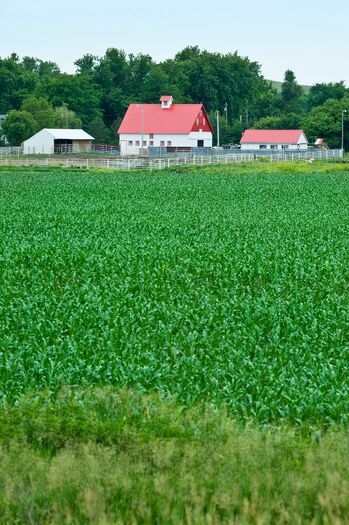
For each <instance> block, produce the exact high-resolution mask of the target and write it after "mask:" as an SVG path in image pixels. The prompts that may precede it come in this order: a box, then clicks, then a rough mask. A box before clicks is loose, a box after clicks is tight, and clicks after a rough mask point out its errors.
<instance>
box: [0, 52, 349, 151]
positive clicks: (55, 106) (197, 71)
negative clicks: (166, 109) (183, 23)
mask: <svg viewBox="0 0 349 525" xmlns="http://www.w3.org/2000/svg"><path fill="white" fill-rule="evenodd" d="M75 68H76V70H75V73H74V74H67V73H64V72H62V71H60V68H59V67H58V65H57V64H55V63H54V62H49V61H42V60H40V59H37V58H33V57H24V58H19V57H18V56H17V55H16V54H12V55H11V56H10V57H7V58H0V114H7V115H8V116H7V118H6V120H5V121H4V122H3V124H2V129H1V133H0V135H1V138H0V140H1V141H2V143H4V141H5V138H6V141H7V143H10V144H12V145H19V144H21V142H23V140H25V139H27V138H28V137H30V136H31V135H33V134H34V133H36V132H37V131H39V130H40V129H42V128H43V127H46V128H50V127H58V128H79V127H83V128H84V129H85V130H86V131H88V132H89V133H91V134H92V135H93V136H94V137H95V138H96V143H111V144H113V143H117V140H118V137H117V133H116V132H117V128H118V126H119V124H120V122H121V120H122V118H123V116H124V114H125V112H126V110H127V107H128V105H129V104H130V103H132V102H136V103H158V102H159V98H160V96H161V95H163V94H171V95H172V96H173V97H174V100H175V102H176V103H203V104H204V105H205V107H206V110H207V112H208V114H209V116H210V120H211V123H212V125H213V127H214V131H216V130H215V127H216V118H215V115H216V112H217V111H219V114H220V135H221V143H238V142H239V141H240V138H241V135H242V133H243V131H244V130H245V129H246V128H256V129H298V128H302V129H304V131H305V133H306V135H307V137H308V139H309V140H310V141H314V140H315V139H316V138H319V137H321V138H324V139H325V140H326V142H327V144H328V145H329V146H330V147H334V148H335V147H340V145H341V119H342V111H343V110H347V111H348V114H347V116H348V122H347V124H348V125H347V127H346V130H345V143H346V146H347V148H348V147H349V89H348V88H346V86H345V84H344V82H336V83H319V84H315V85H313V86H311V87H310V89H307V90H305V89H304V88H303V87H302V86H300V85H299V84H298V82H297V80H296V77H295V75H294V73H293V72H292V71H290V70H287V71H286V72H285V77H284V81H283V83H282V85H281V89H279V90H277V89H276V88H275V86H274V84H273V83H272V82H270V81H268V80H266V79H265V78H264V77H263V75H262V74H261V66H260V65H259V64H258V63H257V62H253V61H251V60H249V59H248V58H247V57H241V56H239V55H238V53H237V52H235V53H227V54H221V53H211V52H209V51H203V50H201V49H199V47H197V46H189V47H186V48H185V49H183V50H182V51H180V52H179V53H177V54H176V55H175V57H174V58H173V59H168V60H165V61H163V62H160V63H157V62H155V61H154V60H153V59H152V57H150V56H149V55H147V54H142V53H140V54H137V55H133V54H126V53H125V52H124V51H123V50H120V49H114V48H110V49H108V50H107V51H106V53H105V54H104V56H102V57H97V56H94V55H91V54H86V55H84V56H83V57H82V58H79V59H78V60H76V62H75Z"/></svg>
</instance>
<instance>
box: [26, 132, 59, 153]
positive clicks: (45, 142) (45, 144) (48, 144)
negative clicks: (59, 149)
mask: <svg viewBox="0 0 349 525" xmlns="http://www.w3.org/2000/svg"><path fill="white" fill-rule="evenodd" d="M54 148H55V141H54V138H53V137H52V135H50V133H48V132H47V131H46V130H45V129H42V130H41V131H39V132H38V133H36V135H33V136H32V137H30V139H28V140H25V141H24V142H23V153H24V154H25V155H28V154H29V155H30V154H44V155H53V153H54Z"/></svg>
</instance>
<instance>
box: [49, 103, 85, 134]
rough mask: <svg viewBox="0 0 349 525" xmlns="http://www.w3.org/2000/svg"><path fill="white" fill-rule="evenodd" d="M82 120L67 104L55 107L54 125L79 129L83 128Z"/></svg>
mask: <svg viewBox="0 0 349 525" xmlns="http://www.w3.org/2000/svg"><path fill="white" fill-rule="evenodd" d="M81 125H82V123H81V120H80V119H79V117H78V116H77V115H76V113H74V111H71V110H70V109H69V108H68V107H67V106H66V104H63V105H62V106H60V107H59V108H56V109H55V112H54V118H53V126H54V127H56V128H61V129H79V128H81Z"/></svg>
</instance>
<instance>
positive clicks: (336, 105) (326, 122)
mask: <svg viewBox="0 0 349 525" xmlns="http://www.w3.org/2000/svg"><path fill="white" fill-rule="evenodd" d="M342 110H346V111H348V113H347V120H346V121H345V124H346V125H345V148H346V149H349V119H348V117H349V97H345V98H343V99H342V100H334V99H329V100H327V101H326V102H325V104H323V105H322V106H317V107H315V108H313V109H312V110H311V111H310V113H308V114H307V115H306V116H304V118H303V121H302V125H303V129H304V131H305V133H306V135H307V137H308V139H309V140H311V141H315V140H316V139H317V138H324V139H325V140H326V142H327V144H328V145H329V146H330V147H331V148H340V147H341V132H342Z"/></svg>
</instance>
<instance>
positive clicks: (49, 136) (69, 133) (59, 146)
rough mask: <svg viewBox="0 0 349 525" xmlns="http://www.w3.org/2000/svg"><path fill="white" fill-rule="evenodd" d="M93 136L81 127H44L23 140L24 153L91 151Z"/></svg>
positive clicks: (49, 153) (45, 153)
mask: <svg viewBox="0 0 349 525" xmlns="http://www.w3.org/2000/svg"><path fill="white" fill-rule="evenodd" d="M93 140H94V138H93V137H92V136H91V135H89V134H88V133H86V131H84V130H83V129H49V128H44V129H42V130H41V131H39V132H38V133H36V134H35V135H33V136H32V137H30V138H29V139H27V140H25V141H24V142H23V153H24V154H25V155H40V154H43V155H53V154H54V153H85V152H87V151H91V146H92V141H93Z"/></svg>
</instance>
